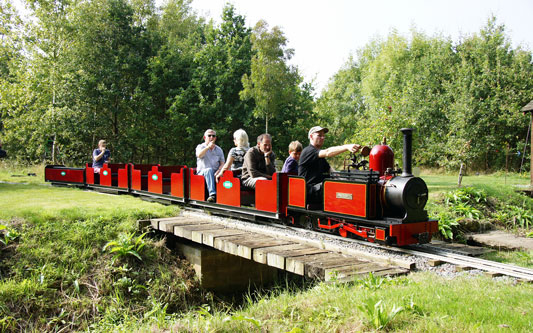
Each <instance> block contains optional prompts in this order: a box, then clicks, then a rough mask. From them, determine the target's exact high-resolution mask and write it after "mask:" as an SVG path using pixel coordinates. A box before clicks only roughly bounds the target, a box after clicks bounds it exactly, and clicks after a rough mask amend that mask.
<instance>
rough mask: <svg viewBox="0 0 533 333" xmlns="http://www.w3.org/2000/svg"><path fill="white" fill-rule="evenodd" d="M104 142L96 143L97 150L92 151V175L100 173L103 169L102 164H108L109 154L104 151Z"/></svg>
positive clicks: (106, 150)
mask: <svg viewBox="0 0 533 333" xmlns="http://www.w3.org/2000/svg"><path fill="white" fill-rule="evenodd" d="M106 146H107V144H106V142H105V140H100V141H98V148H96V149H95V150H93V169H94V173H100V169H101V168H103V167H104V163H109V159H110V158H111V152H110V151H109V149H106Z"/></svg>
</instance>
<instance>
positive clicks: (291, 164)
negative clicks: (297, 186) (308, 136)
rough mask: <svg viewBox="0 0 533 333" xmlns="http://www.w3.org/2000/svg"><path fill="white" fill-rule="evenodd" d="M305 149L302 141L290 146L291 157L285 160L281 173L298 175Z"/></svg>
mask: <svg viewBox="0 0 533 333" xmlns="http://www.w3.org/2000/svg"><path fill="white" fill-rule="evenodd" d="M303 149H304V148H303V146H302V144H301V143H300V141H293V142H291V143H290V144H289V157H287V159H286V160H285V163H284V164H283V168H282V169H281V172H287V173H292V174H296V175H297V174H298V160H299V159H300V155H301V154H302V150H303Z"/></svg>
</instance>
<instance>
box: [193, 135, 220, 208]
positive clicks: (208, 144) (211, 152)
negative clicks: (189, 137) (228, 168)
mask: <svg viewBox="0 0 533 333" xmlns="http://www.w3.org/2000/svg"><path fill="white" fill-rule="evenodd" d="M216 140H217V133H216V132H215V131H213V130H212V129H208V130H207V131H205V133H204V143H201V144H199V145H198V146H196V173H197V174H198V175H202V176H204V178H205V183H206V185H207V190H208V192H209V197H208V198H207V201H209V202H215V200H216V194H217V185H216V183H215V174H216V173H217V172H218V171H219V169H220V168H222V165H224V153H223V152H222V148H220V147H219V146H217V145H216V144H215V141H216Z"/></svg>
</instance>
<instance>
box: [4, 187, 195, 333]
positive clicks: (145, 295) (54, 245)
mask: <svg viewBox="0 0 533 333" xmlns="http://www.w3.org/2000/svg"><path fill="white" fill-rule="evenodd" d="M0 202H2V210H0V225H4V226H6V227H7V228H8V229H9V230H14V231H16V234H17V235H18V237H17V238H15V240H11V241H10V242H9V243H7V245H3V244H1V243H0V318H2V319H1V320H0V331H20V330H29V331H56V330H68V331H72V330H87V329H89V328H90V327H91V325H95V323H97V324H98V325H97V326H96V327H92V328H91V329H92V330H96V329H102V331H104V330H106V329H104V328H109V327H112V326H114V325H119V324H120V323H122V322H124V321H131V320H135V321H138V322H139V323H142V322H144V321H147V320H151V318H152V317H153V316H156V315H157V314H158V313H161V309H163V308H164V309H165V311H169V312H182V311H187V310H188V309H189V308H190V307H191V306H196V305H197V304H201V303H204V302H205V300H204V295H203V292H202V291H201V290H200V289H199V288H198V283H197V281H196V280H195V279H194V272H193V270H192V268H191V267H190V266H189V264H188V263H186V262H185V261H182V260H180V259H179V258H178V257H177V255H176V254H175V253H171V252H170V251H169V250H168V249H167V248H166V247H164V242H163V241H158V239H157V238H145V239H142V242H145V243H146V246H142V247H141V246H138V247H136V248H135V249H136V253H137V254H138V257H137V256H125V257H120V258H116V259H115V260H113V256H114V253H110V252H109V251H104V250H103V248H104V246H105V244H107V243H108V242H113V241H118V242H120V241H121V239H122V238H124V237H128V236H129V235H135V237H133V239H135V240H136V239H138V235H140V232H138V231H137V230H136V220H138V219H145V218H151V217H162V216H173V215H176V214H177V213H178V212H179V208H178V207H177V206H163V205H160V204H156V203H149V202H144V201H141V200H140V199H138V198H134V197H132V196H128V195H121V196H114V195H106V194H100V193H97V192H91V191H83V190H79V189H74V188H56V187H51V186H48V185H42V184H5V183H0ZM8 229H4V230H3V232H5V231H6V230H8ZM139 258H140V259H139Z"/></svg>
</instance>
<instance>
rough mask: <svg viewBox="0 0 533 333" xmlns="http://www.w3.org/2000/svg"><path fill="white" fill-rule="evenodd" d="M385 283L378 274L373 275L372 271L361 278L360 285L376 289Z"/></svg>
mask: <svg viewBox="0 0 533 333" xmlns="http://www.w3.org/2000/svg"><path fill="white" fill-rule="evenodd" d="M384 283H385V279H384V278H382V277H379V276H374V274H372V272H370V273H368V277H367V278H365V279H363V280H361V285H362V286H363V287H365V288H367V289H370V290H378V289H380V288H381V286H382V285H383V284H384Z"/></svg>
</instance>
